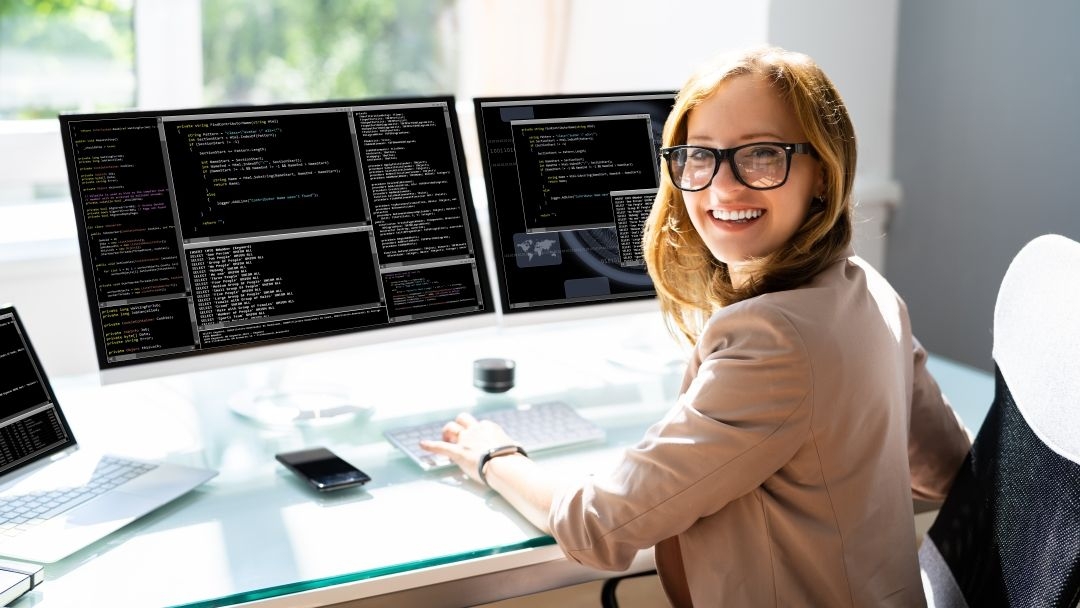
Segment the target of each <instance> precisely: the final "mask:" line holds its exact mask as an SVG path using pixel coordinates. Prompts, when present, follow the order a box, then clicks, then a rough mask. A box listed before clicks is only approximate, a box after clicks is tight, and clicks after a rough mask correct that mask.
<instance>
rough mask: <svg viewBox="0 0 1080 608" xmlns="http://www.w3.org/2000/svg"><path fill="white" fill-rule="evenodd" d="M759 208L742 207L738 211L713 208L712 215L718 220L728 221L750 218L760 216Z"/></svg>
mask: <svg viewBox="0 0 1080 608" xmlns="http://www.w3.org/2000/svg"><path fill="white" fill-rule="evenodd" d="M761 214H762V211H761V209H742V210H739V211H728V210H727V209H714V210H713V212H712V215H713V217H714V218H716V219H718V220H724V221H728V222H733V221H738V220H752V219H755V218H759V217H761Z"/></svg>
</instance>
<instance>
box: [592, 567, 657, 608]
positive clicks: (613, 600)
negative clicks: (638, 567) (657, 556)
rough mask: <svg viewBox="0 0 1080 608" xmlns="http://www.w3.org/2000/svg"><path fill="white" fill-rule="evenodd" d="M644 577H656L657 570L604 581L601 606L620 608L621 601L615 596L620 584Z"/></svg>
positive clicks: (601, 589) (601, 591)
mask: <svg viewBox="0 0 1080 608" xmlns="http://www.w3.org/2000/svg"><path fill="white" fill-rule="evenodd" d="M642 576H656V570H646V571H644V572H635V573H634V574H624V575H622V576H615V577H612V578H609V579H607V580H606V581H604V585H603V586H602V587H601V588H600V606H601V607H602V608H619V599H618V597H616V595H615V590H616V589H617V588H618V586H619V583H621V582H622V581H624V580H626V579H628V578H638V577H642Z"/></svg>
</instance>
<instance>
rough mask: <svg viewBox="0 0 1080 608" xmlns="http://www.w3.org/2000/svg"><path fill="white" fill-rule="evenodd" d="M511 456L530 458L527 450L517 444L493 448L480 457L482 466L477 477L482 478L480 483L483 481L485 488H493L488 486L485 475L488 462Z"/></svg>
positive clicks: (479, 467) (478, 469) (478, 468)
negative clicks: (518, 455)
mask: <svg viewBox="0 0 1080 608" xmlns="http://www.w3.org/2000/svg"><path fill="white" fill-rule="evenodd" d="M510 454H521V455H522V456H524V457H526V458H528V457H529V454H528V453H527V452H526V451H525V448H523V447H521V446H520V445H515V444H510V445H501V446H499V447H497V448H491V449H490V450H488V451H487V453H486V454H484V455H483V456H481V457H480V465H479V466H478V467H477V476H478V477H480V481H482V482H483V483H484V485H485V486H488V487H489V488H490V487H491V485H490V484H488V481H487V476H486V475H484V466H485V465H487V463H488V461H489V460H491V459H492V458H498V457H499V456H509V455H510Z"/></svg>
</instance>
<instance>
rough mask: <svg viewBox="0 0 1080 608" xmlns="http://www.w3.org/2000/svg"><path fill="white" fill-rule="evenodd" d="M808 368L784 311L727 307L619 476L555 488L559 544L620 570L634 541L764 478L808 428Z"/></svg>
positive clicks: (666, 531) (554, 526)
mask: <svg viewBox="0 0 1080 608" xmlns="http://www.w3.org/2000/svg"><path fill="white" fill-rule="evenodd" d="M732 308H734V307H732ZM697 361H700V364H699V365H698V366H697V367H696V370H697V371H696V374H695V373H694V372H693V370H694V369H695V367H694V363H695V362H697ZM690 378H692V379H690ZM811 378H812V376H811V372H810V362H809V360H808V356H807V353H806V349H805V346H804V344H803V342H802V340H801V339H800V336H799V334H798V332H797V331H796V329H795V327H794V326H793V325H792V324H791V322H790V321H789V320H788V319H787V318H786V317H785V316H784V315H783V314H782V312H780V311H779V310H777V309H775V308H770V307H768V306H765V305H758V306H754V307H752V308H750V307H740V308H739V309H738V310H737V311H730V310H729V309H725V310H724V311H721V313H719V315H718V316H717V317H714V319H713V320H712V323H711V324H710V326H709V327H708V328H706V331H705V334H704V335H703V337H702V339H701V340H700V341H699V344H698V349H697V354H696V355H695V357H694V359H693V360H692V362H691V367H690V371H689V372H688V379H690V381H689V384H688V385H686V388H685V390H684V392H683V393H682V394H681V395H680V397H679V399H678V401H677V403H676V404H675V406H674V407H673V408H672V409H671V410H670V411H669V412H668V413H667V414H666V415H665V416H664V418H663V419H661V420H660V421H659V422H657V423H656V424H654V425H653V426H652V427H651V428H650V429H649V430H648V431H647V433H646V434H645V437H644V438H643V439H642V440H641V442H639V443H638V444H637V445H636V446H634V447H633V448H631V449H629V450H627V452H626V453H625V455H624V456H623V458H622V460H621V461H620V463H619V464H618V465H617V467H616V469H615V470H614V472H613V474H611V475H608V476H605V477H602V478H599V477H598V478H589V479H588V480H586V481H585V482H584V483H583V484H580V485H578V486H576V487H572V488H569V489H567V490H565V491H564V492H563V493H561V494H560V495H558V496H556V498H555V501H554V502H553V504H552V508H551V511H550V513H549V524H550V527H551V530H552V534H553V535H554V536H555V538H556V540H557V541H558V543H559V545H560V547H561V548H562V549H563V551H564V552H565V553H566V554H567V556H568V557H570V558H571V559H574V560H576V561H578V562H581V563H584V564H587V565H590V566H592V567H595V568H601V569H610V570H622V569H625V568H627V567H628V566H629V565H630V562H631V561H632V560H633V558H634V556H635V554H636V553H637V551H638V550H640V549H644V548H646V547H650V546H653V545H655V544H657V543H658V542H659V541H661V540H663V539H665V538H669V537H671V536H675V535H677V534H679V533H681V532H683V531H685V530H687V529H688V528H690V526H691V525H692V524H693V523H694V522H695V521H697V520H698V519H699V518H701V517H704V516H707V515H710V514H713V513H715V512H717V511H719V510H720V509H722V508H723V507H724V506H725V505H727V504H728V503H729V502H731V501H732V500H734V499H736V498H738V497H740V496H742V495H744V494H746V493H748V492H750V491H752V490H753V489H755V488H757V487H758V486H760V485H761V484H762V483H763V482H764V481H765V480H766V479H768V478H769V476H770V475H772V474H773V473H774V472H776V471H777V470H779V469H780V468H781V467H782V466H784V464H785V463H787V462H788V461H789V460H790V459H791V457H792V456H793V455H794V454H795V452H796V451H797V450H798V448H799V447H800V446H801V445H802V443H803V442H805V440H806V438H807V436H808V433H809V428H810V414H811V411H810V410H811V404H812V394H813V386H812V380H811Z"/></svg>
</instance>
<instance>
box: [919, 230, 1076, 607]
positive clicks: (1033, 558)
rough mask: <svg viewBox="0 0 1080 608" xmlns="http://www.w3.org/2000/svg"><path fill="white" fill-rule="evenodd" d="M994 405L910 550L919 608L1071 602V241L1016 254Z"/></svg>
mask: <svg viewBox="0 0 1080 608" xmlns="http://www.w3.org/2000/svg"><path fill="white" fill-rule="evenodd" d="M993 331H994V346H993V358H994V364H995V368H996V369H995V375H996V386H995V394H994V402H993V404H991V407H990V411H989V413H988V414H987V416H986V420H985V421H984V422H983V424H982V427H981V428H980V429H979V434H978V436H977V437H976V439H975V443H974V444H973V445H972V447H971V451H970V452H969V453H968V456H967V459H966V460H965V461H964V464H963V466H962V467H961V469H960V472H959V474H958V475H957V478H956V481H955V482H954V484H953V487H952V488H951V489H950V491H949V494H948V496H947V497H946V499H945V503H944V504H943V505H942V507H941V510H940V511H939V513H938V516H937V519H936V520H935V521H934V523H933V525H932V526H931V527H930V530H929V531H928V532H927V535H926V537H925V538H924V540H923V544H922V546H921V548H920V549H919V563H920V566H921V568H922V575H923V587H924V589H925V591H926V600H927V605H928V606H931V607H934V606H937V607H939V608H940V607H943V606H944V607H953V606H971V607H976V606H978V607H982V606H1061V607H1072V606H1076V605H1077V602H1078V600H1080V243H1077V242H1075V241H1073V240H1070V239H1068V238H1065V237H1062V236H1058V235H1045V236H1041V237H1039V238H1036V239H1034V240H1033V241H1031V242H1030V243H1028V244H1027V245H1025V246H1024V247H1023V248H1022V249H1021V250H1020V252H1019V253H1018V254H1017V255H1016V257H1015V258H1014V259H1013V261H1012V264H1011V265H1010V266H1009V269H1008V271H1006V273H1005V277H1004V279H1003V280H1002V283H1001V288H1000V290H999V292H998V298H997V305H996V307H995V309H994V327H993Z"/></svg>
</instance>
